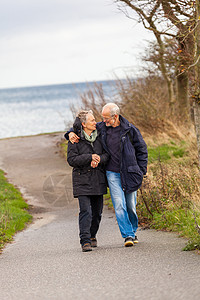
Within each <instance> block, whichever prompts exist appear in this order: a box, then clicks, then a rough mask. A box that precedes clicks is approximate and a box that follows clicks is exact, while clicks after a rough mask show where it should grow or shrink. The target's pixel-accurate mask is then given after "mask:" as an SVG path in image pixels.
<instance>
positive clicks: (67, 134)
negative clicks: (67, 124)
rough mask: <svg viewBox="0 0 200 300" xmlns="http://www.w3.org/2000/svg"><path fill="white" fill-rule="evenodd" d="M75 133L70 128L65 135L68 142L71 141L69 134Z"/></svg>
mask: <svg viewBox="0 0 200 300" xmlns="http://www.w3.org/2000/svg"><path fill="white" fill-rule="evenodd" d="M70 132H74V130H73V128H70V129H69V130H68V131H67V132H66V133H65V134H64V137H65V138H66V140H67V141H69V133H70Z"/></svg>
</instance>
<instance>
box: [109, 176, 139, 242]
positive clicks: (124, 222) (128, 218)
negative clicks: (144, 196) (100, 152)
mask: <svg viewBox="0 0 200 300" xmlns="http://www.w3.org/2000/svg"><path fill="white" fill-rule="evenodd" d="M106 176H107V180H108V186H109V189H110V196H111V199H112V203H113V206H114V209H115V215H116V218H117V222H118V225H119V229H120V232H121V235H122V237H123V238H126V237H128V236H130V237H133V238H134V237H135V233H136V231H137V228H138V217H137V213H136V203H137V191H136V192H133V193H130V194H127V193H126V192H125V191H123V189H122V186H121V178H120V173H115V172H111V171H106Z"/></svg>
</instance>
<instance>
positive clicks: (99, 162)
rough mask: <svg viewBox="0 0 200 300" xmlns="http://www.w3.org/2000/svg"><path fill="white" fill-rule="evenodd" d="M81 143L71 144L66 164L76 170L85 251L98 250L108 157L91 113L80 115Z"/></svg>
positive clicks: (75, 189)
mask: <svg viewBox="0 0 200 300" xmlns="http://www.w3.org/2000/svg"><path fill="white" fill-rule="evenodd" d="M73 129H74V132H75V133H76V134H77V135H78V137H79V143H75V144H72V143H71V142H70V141H69V143H68V151H67V161H68V163H69V165H70V166H72V167H73V173H72V180H73V194H74V197H75V198H78V200H79V208H80V212H79V230H80V243H81V246H82V251H83V252H87V251H91V250H92V248H91V247H96V246H97V240H96V233H97V231H98V228H99V224H100V221H101V215H102V210H103V194H106V193H107V183H106V175H105V170H104V168H105V164H106V162H107V161H108V158H109V155H108V154H107V153H105V151H104V150H103V147H102V144H101V141H100V137H99V134H98V132H97V130H96V122H95V118H94V116H93V113H92V111H81V112H80V113H79V114H78V116H77V118H76V120H75V122H74V125H73Z"/></svg>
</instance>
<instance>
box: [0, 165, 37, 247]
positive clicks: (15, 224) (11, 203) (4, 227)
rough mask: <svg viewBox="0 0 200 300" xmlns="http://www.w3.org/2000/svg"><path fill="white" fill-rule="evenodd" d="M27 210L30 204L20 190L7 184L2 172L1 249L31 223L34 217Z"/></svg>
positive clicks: (0, 187)
mask: <svg viewBox="0 0 200 300" xmlns="http://www.w3.org/2000/svg"><path fill="white" fill-rule="evenodd" d="M27 209H28V204H27V203H26V202H25V201H24V199H23V198H22V196H21V194H20V192H19V190H18V189H16V188H15V187H14V186H13V185H12V184H10V183H8V182H7V180H6V178H5V176H4V172H3V171H2V170H0V249H2V248H3V246H4V245H5V243H7V242H9V241H11V240H12V238H13V235H14V234H15V233H16V232H17V231H20V230H22V229H24V228H25V226H26V224H27V223H28V222H30V221H31V219H32V216H31V215H30V214H29V213H28V211H27Z"/></svg>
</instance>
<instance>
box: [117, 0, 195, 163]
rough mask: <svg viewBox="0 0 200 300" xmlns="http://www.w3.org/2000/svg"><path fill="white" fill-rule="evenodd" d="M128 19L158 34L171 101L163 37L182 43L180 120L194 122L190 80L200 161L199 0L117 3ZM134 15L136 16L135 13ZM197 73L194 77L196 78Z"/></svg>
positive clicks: (172, 99)
mask: <svg viewBox="0 0 200 300" xmlns="http://www.w3.org/2000/svg"><path fill="white" fill-rule="evenodd" d="M115 2H116V3H118V5H119V8H120V9H121V10H123V12H125V14H126V16H127V17H129V18H133V19H135V20H137V22H142V23H143V25H144V27H145V28H146V29H148V30H151V31H152V32H153V33H154V36H155V38H156V41H157V44H158V46H159V55H160V70H161V72H162V75H163V77H164V79H165V80H166V82H167V85H168V91H169V102H170V103H173V101H174V93H173V84H172V80H171V78H170V74H169V72H168V70H167V68H166V64H165V60H164V54H165V44H164V42H163V36H168V37H173V38H175V39H176V41H177V42H178V49H177V52H178V53H177V58H178V67H177V71H176V76H177V99H178V103H179V112H180V117H181V118H182V120H183V121H184V122H186V121H189V120H190V102H189V80H190V81H191V80H192V81H193V80H194V82H190V86H193V88H194V92H193V98H194V99H195V102H194V119H195V127H196V134H197V144H198V151H199V161H200V87H199V85H200V24H199V22H200V4H199V0H196V1H194V0H115ZM132 13H134V14H132ZM193 74H194V76H193Z"/></svg>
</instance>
